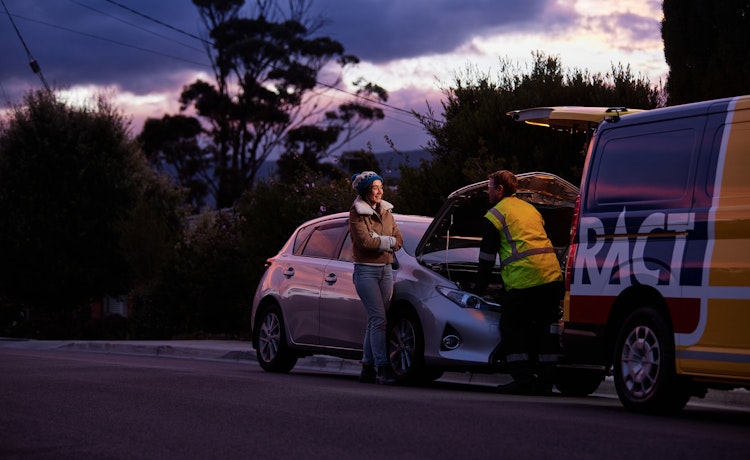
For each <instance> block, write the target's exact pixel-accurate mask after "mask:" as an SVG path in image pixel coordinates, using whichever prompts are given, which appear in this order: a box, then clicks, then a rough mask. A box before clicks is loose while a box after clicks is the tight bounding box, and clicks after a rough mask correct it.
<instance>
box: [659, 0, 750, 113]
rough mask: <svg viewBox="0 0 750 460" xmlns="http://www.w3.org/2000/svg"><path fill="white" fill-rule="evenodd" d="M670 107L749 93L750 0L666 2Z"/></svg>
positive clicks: (663, 32)
mask: <svg viewBox="0 0 750 460" xmlns="http://www.w3.org/2000/svg"><path fill="white" fill-rule="evenodd" d="M662 8H663V11H664V19H663V20H662V26H661V36H662V40H663V41H664V57H665V58H666V61H667V65H669V75H668V76H667V82H666V91H667V93H668V99H667V104H668V105H675V104H684V103H688V102H695V101H701V100H707V99H715V98H721V97H729V96H738V95H742V94H748V93H750V60H748V56H750V33H749V32H748V31H750V0H722V1H719V2H716V1H711V0H664V2H663V6H662Z"/></svg>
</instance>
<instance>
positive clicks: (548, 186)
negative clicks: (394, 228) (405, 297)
mask: <svg viewBox="0 0 750 460" xmlns="http://www.w3.org/2000/svg"><path fill="white" fill-rule="evenodd" d="M516 177H517V178H518V191H517V192H516V195H517V196H518V197H519V198H522V199H524V200H526V201H528V202H530V203H532V204H533V205H535V206H536V207H537V209H539V210H540V212H542V215H543V216H544V218H545V224H549V227H548V228H547V234H548V236H549V237H550V239H551V240H553V244H554V245H555V246H567V244H568V243H569V242H570V226H569V224H568V225H567V226H566V225H554V222H553V221H554V220H555V214H556V213H558V212H559V213H564V214H566V215H568V216H569V215H571V214H572V212H573V209H574V208H575V203H576V199H577V198H578V193H579V190H578V187H576V186H575V185H573V184H571V183H570V182H568V181H566V180H565V179H563V178H561V177H559V176H556V175H554V174H550V173H545V172H530V173H523V174H517V175H516ZM487 185H488V181H487V180H485V181H482V182H477V183H475V184H472V185H468V186H466V187H463V188H461V189H459V190H456V191H455V192H453V193H451V194H450V195H449V196H448V198H447V199H446V201H445V203H443V206H442V207H441V208H440V210H439V211H438V213H437V214H436V215H435V218H434V219H433V221H432V223H431V224H430V226H429V227H428V228H427V231H426V232H425V234H424V236H423V237H422V240H421V241H420V242H419V245H418V246H417V249H416V257H417V258H418V259H419V260H420V261H422V262H425V263H427V264H428V265H429V264H430V263H440V261H441V257H443V256H444V255H447V252H448V251H451V252H452V254H453V255H452V256H451V259H452V260H454V261H456V254H461V249H464V248H465V249H467V250H466V251H465V262H467V263H476V262H477V252H476V250H468V249H470V248H478V247H479V246H480V244H481V241H482V231H483V230H484V215H485V214H486V213H487V211H488V210H489V209H490V202H489V196H488V194H487ZM545 226H547V225H545ZM558 243H559V244H558ZM459 259H460V256H459Z"/></svg>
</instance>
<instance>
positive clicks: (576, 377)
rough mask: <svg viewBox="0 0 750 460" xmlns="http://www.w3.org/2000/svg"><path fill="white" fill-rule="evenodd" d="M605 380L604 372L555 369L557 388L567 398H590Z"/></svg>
mask: <svg viewBox="0 0 750 460" xmlns="http://www.w3.org/2000/svg"><path fill="white" fill-rule="evenodd" d="M602 380H604V371H600V370H591V369H573V368H565V367H558V368H557V369H555V386H556V387H557V389H558V390H559V391H560V393H562V394H564V395H566V396H588V395H590V394H591V393H593V392H595V391H596V390H597V389H598V388H599V385H601V383H602Z"/></svg>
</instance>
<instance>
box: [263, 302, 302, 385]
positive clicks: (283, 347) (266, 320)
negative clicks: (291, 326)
mask: <svg viewBox="0 0 750 460" xmlns="http://www.w3.org/2000/svg"><path fill="white" fill-rule="evenodd" d="M257 324H258V328H257V332H256V333H255V334H256V337H255V343H257V344H258V349H257V350H255V355H256V357H257V359H258V364H260V367H262V368H263V370H265V371H268V372H278V373H287V372H289V371H291V370H292V368H293V367H294V365H295V364H297V355H296V354H294V353H293V352H292V351H291V350H289V347H288V345H287V342H286V332H285V330H284V319H283V317H282V316H281V309H280V308H279V307H278V306H277V305H269V306H268V307H265V308H264V309H263V311H261V313H260V315H259V316H258V323H257Z"/></svg>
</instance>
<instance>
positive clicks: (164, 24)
mask: <svg viewBox="0 0 750 460" xmlns="http://www.w3.org/2000/svg"><path fill="white" fill-rule="evenodd" d="M71 1H72V0H71ZM105 1H106V2H108V3H111V4H113V5H115V6H118V7H120V8H122V9H124V10H127V11H129V12H131V13H133V14H136V15H138V16H140V17H142V18H145V19H147V20H149V21H153V22H155V23H156V24H158V25H160V26H163V27H167V28H169V29H171V30H174V31H176V32H179V33H181V34H183V35H186V36H188V37H191V38H194V39H196V40H200V41H201V43H204V44H206V45H209V46H213V45H214V44H213V42H210V41H208V40H205V39H203V38H201V37H198V36H197V35H195V34H191V33H189V32H186V31H184V30H182V29H180V28H179V27H175V26H172V25H170V24H167V23H165V22H164V21H161V20H159V19H156V18H153V17H151V16H149V15H147V14H144V13H141V12H140V11H137V10H135V9H133V8H130V7H128V6H125V5H123V4H121V3H120V2H116V1H114V0H105ZM316 83H317V84H319V85H320V86H323V87H326V88H330V89H333V90H336V91H340V92H342V93H345V94H348V95H349V96H353V97H355V98H358V99H362V100H364V101H367V102H370V103H371V104H376V105H380V106H383V107H386V108H389V109H391V110H395V111H397V112H401V113H405V114H408V115H410V116H414V113H413V111H411V110H406V109H402V108H400V107H396V106H393V105H390V104H387V103H385V102H382V101H378V100H374V99H370V98H368V97H365V96H362V95H360V94H356V93H352V92H350V91H347V90H344V89H341V88H337V87H335V86H333V85H329V84H326V83H323V82H321V81H317V80H316ZM398 121H401V122H402V123H407V124H408V122H404V121H402V120H398ZM412 126H416V125H412Z"/></svg>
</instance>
